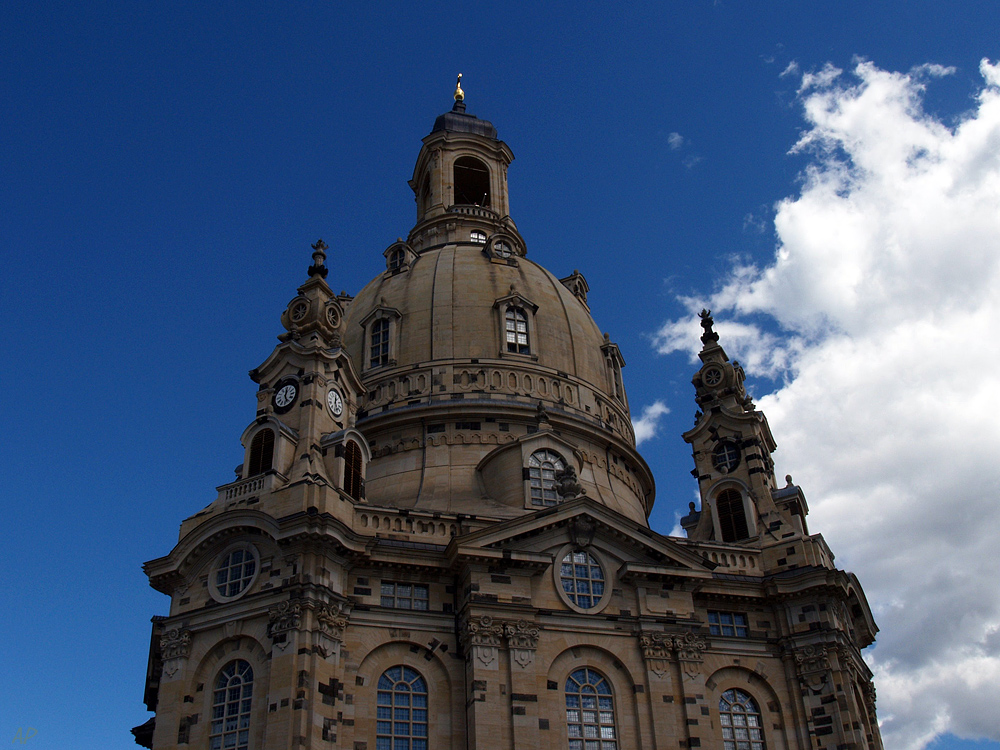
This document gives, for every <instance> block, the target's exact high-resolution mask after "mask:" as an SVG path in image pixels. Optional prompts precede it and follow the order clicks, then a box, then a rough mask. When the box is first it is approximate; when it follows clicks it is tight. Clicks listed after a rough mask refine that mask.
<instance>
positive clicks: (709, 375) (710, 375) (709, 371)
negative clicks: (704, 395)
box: [701, 365, 723, 388]
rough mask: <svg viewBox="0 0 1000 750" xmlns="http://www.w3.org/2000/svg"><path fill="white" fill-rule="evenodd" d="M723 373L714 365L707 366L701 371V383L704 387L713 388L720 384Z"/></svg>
mask: <svg viewBox="0 0 1000 750" xmlns="http://www.w3.org/2000/svg"><path fill="white" fill-rule="evenodd" d="M722 378H723V373H722V368H721V367H717V366H715V365H709V366H708V367H706V368H705V369H704V370H702V371H701V382H702V383H704V384H705V385H707V386H709V387H710V388H713V387H715V386H717V385H719V384H720V383H721V382H722Z"/></svg>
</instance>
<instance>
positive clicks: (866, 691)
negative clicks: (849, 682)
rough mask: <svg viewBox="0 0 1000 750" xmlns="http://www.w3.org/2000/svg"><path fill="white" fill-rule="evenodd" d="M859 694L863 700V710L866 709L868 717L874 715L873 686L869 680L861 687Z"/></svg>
mask: <svg viewBox="0 0 1000 750" xmlns="http://www.w3.org/2000/svg"><path fill="white" fill-rule="evenodd" d="M861 692H862V694H863V696H864V700H865V708H867V709H868V715H869V716H874V715H875V685H874V684H872V682H871V681H870V680H869V681H868V682H866V683H864V684H863V685H862V686H861Z"/></svg>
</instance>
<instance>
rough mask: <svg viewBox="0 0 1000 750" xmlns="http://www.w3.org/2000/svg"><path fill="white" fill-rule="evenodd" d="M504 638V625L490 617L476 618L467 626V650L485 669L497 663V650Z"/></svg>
mask: <svg viewBox="0 0 1000 750" xmlns="http://www.w3.org/2000/svg"><path fill="white" fill-rule="evenodd" d="M502 638H503V625H502V624H501V623H499V622H496V621H494V619H493V618H492V617H490V616H489V615H483V616H482V617H474V618H472V619H471V620H469V621H468V622H467V623H466V624H465V629H464V633H463V640H464V641H465V643H466V648H467V650H469V651H470V652H471V653H472V655H473V656H474V657H475V658H476V659H477V660H479V662H480V663H482V665H483V666H484V667H490V666H492V665H493V664H494V663H495V662H496V661H497V649H498V648H499V647H500V644H501V642H502Z"/></svg>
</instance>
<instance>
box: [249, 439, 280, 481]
mask: <svg viewBox="0 0 1000 750" xmlns="http://www.w3.org/2000/svg"><path fill="white" fill-rule="evenodd" d="M273 461H274V430H261V431H260V432H258V433H257V434H256V435H254V436H253V440H251V441H250V461H249V462H248V464H249V465H248V466H247V472H246V475H247V476H248V477H254V476H257V475H258V474H263V473H264V472H265V471H270V470H271V466H272V463H273Z"/></svg>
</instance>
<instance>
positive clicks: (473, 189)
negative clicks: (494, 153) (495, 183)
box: [455, 156, 490, 208]
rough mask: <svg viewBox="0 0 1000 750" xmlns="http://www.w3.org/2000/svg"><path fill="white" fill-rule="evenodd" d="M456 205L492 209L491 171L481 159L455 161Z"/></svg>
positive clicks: (466, 158) (466, 157)
mask: <svg viewBox="0 0 1000 750" xmlns="http://www.w3.org/2000/svg"><path fill="white" fill-rule="evenodd" d="M455 203H457V204H465V205H469V206H485V207H486V208H489V207H490V170H489V169H487V168H486V165H485V164H483V163H482V162H481V161H479V159H474V158H472V157H471V156H461V157H459V158H458V159H455Z"/></svg>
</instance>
